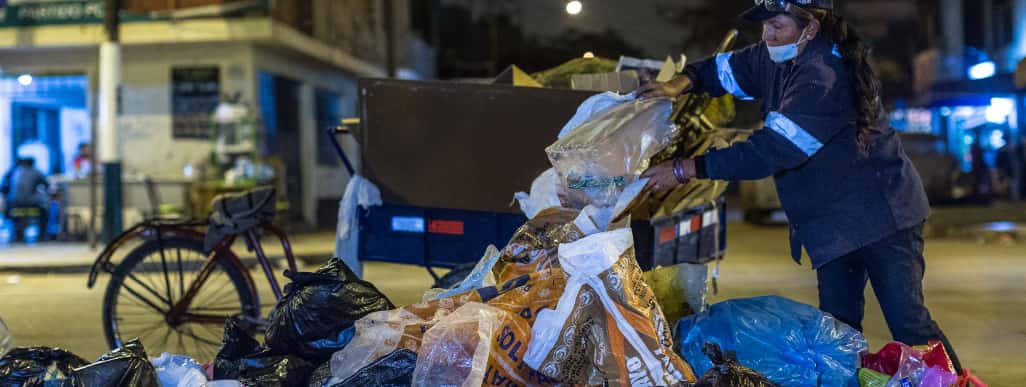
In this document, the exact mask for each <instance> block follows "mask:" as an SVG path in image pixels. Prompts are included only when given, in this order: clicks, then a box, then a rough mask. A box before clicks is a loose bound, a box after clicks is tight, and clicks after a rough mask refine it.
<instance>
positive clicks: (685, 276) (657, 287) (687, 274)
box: [645, 263, 709, 321]
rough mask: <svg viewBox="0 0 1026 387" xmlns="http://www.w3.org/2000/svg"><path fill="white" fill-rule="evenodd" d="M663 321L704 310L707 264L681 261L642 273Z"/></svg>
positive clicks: (678, 318)
mask: <svg viewBox="0 0 1026 387" xmlns="http://www.w3.org/2000/svg"><path fill="white" fill-rule="evenodd" d="M645 281H646V282H648V285H649V286H650V287H652V291H653V292H655V296H656V300H658V301H659V306H660V307H661V308H662V310H663V313H664V314H665V315H666V320H667V321H677V320H680V319H681V318H684V317H686V316H690V315H693V314H695V313H701V312H704V311H705V309H706V307H707V305H706V295H707V293H708V288H709V265H708V264H694V263H682V264H679V265H673V266H666V267H657V268H655V269H652V270H649V271H648V272H646V273H645Z"/></svg>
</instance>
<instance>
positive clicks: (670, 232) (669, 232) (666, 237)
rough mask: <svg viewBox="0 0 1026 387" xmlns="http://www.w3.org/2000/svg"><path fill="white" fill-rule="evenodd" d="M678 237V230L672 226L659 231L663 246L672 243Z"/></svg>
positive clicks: (660, 241)
mask: <svg viewBox="0 0 1026 387" xmlns="http://www.w3.org/2000/svg"><path fill="white" fill-rule="evenodd" d="M676 237H677V230H674V227H673V226H672V225H671V226H669V227H666V228H663V229H661V230H659V243H660V244H663V243H666V242H670V241H672V240H673V239H674V238H676Z"/></svg>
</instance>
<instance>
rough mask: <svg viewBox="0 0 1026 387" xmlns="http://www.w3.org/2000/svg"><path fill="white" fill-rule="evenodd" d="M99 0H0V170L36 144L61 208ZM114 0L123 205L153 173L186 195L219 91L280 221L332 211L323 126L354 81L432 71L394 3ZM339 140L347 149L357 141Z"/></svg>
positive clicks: (88, 124)
mask: <svg viewBox="0 0 1026 387" xmlns="http://www.w3.org/2000/svg"><path fill="white" fill-rule="evenodd" d="M386 1H389V3H386ZM102 6H103V1H96V0H85V1H82V0H80V1H64V0H61V1H47V0H6V1H4V0H0V8H3V9H4V12H2V13H0V15H3V16H4V19H3V22H0V170H3V171H6V170H7V169H8V168H9V166H10V165H11V164H12V162H13V161H14V159H15V158H17V157H18V153H19V152H24V149H35V148H47V149H48V151H49V153H50V154H49V155H48V157H46V158H47V159H48V160H52V162H51V163H50V164H53V165H49V164H48V165H46V169H47V170H45V171H44V172H45V173H47V174H61V175H64V176H68V177H69V180H72V181H71V182H70V183H69V184H71V186H72V188H70V189H69V193H70V194H71V195H72V196H73V197H71V198H70V199H69V200H70V201H71V202H72V203H71V204H70V205H69V206H71V207H73V206H75V205H79V206H81V205H82V204H83V203H84V202H83V198H82V193H83V192H86V191H84V190H82V189H81V186H82V184H84V183H83V182H82V181H81V180H77V181H75V180H74V177H75V176H74V171H73V170H74V169H75V164H74V160H75V158H76V156H77V154H76V153H77V152H78V149H79V146H80V144H92V143H93V142H94V141H93V139H94V138H95V137H94V133H95V130H94V128H95V126H96V125H95V122H96V121H95V119H96V111H97V109H96V104H97V90H98V71H99V66H98V61H99V49H98V46H99V44H100V43H101V42H102V41H104V40H105V32H104V29H103V26H102V23H101V21H102ZM123 7H124V10H123V12H122V15H121V20H122V24H121V43H122V54H121V59H122V65H121V70H122V74H121V90H120V113H119V115H118V137H119V142H120V146H121V148H122V152H121V154H122V155H123V158H122V163H123V168H124V171H125V177H124V181H125V197H126V199H125V201H126V203H125V206H126V207H127V208H126V214H130V213H131V211H130V209H131V208H134V207H146V206H147V204H146V200H144V198H142V196H141V195H143V191H142V190H140V189H139V187H140V185H139V182H140V181H141V180H143V178H144V177H145V178H149V179H152V180H155V181H158V182H160V184H159V186H160V194H161V197H160V198H161V200H162V201H163V202H165V203H166V204H181V203H182V202H184V201H187V200H188V195H186V194H183V193H182V192H183V190H182V188H181V187H182V186H184V185H185V184H186V183H187V182H190V181H191V182H193V183H195V180H196V176H195V174H196V173H197V172H196V171H197V166H199V165H203V164H204V163H205V161H206V160H209V159H210V157H211V152H212V151H213V150H216V149H215V148H216V147H217V146H219V145H218V143H217V142H216V141H212V138H211V136H212V134H213V131H214V130H215V125H214V123H212V122H211V119H210V117H211V116H212V115H213V113H214V110H215V109H216V108H217V107H218V106H219V105H220V104H222V103H223V102H224V101H226V100H230V101H231V102H232V103H233V104H235V105H236V106H246V107H247V111H249V112H250V113H251V115H252V116H254V117H255V118H256V123H257V124H256V127H257V131H258V132H259V133H258V136H257V137H258V138H259V139H260V140H259V141H258V142H259V143H258V144H255V145H254V146H255V147H256V148H257V149H256V152H257V153H259V154H260V156H261V157H266V158H268V159H274V160H277V161H278V163H279V164H280V168H279V171H278V172H279V175H280V176H279V177H280V178H281V179H283V183H284V184H279V187H282V188H284V190H285V191H286V192H280V193H279V195H284V196H285V197H286V198H287V201H288V203H289V207H290V209H289V212H290V214H291V217H292V220H293V221H294V222H298V223H300V224H305V225H308V226H314V225H316V224H318V223H322V224H323V223H325V220H324V219H332V220H333V219H334V214H333V213H332V214H330V216H324V215H322V214H323V213H325V212H328V213H330V212H332V208H334V206H335V203H337V201H338V198H339V197H340V196H341V194H342V191H343V190H344V187H345V183H346V180H347V179H348V176H347V174H346V172H345V171H344V170H343V168H342V167H341V164H340V163H339V162H338V161H337V156H335V154H334V152H333V149H332V148H331V145H330V144H329V143H327V137H326V136H327V134H326V133H325V130H324V129H326V128H328V127H331V126H334V125H337V123H338V120H339V119H340V118H344V117H355V116H357V112H356V100H357V94H356V80H357V79H358V78H360V77H386V76H388V75H389V74H388V72H389V68H390V64H391V67H394V68H395V71H396V73H397V74H400V75H403V76H406V77H410V78H429V77H432V76H433V74H431V71H432V69H431V65H432V63H433V61H432V60H431V59H427V60H424V59H423V58H424V57H429V56H430V55H431V51H430V48H428V47H427V46H426V44H424V43H423V41H422V40H421V39H419V38H417V37H415V36H413V35H411V34H410V32H409V24H410V22H409V19H410V18H409V16H408V15H409V6H408V2H406V1H390V0H312V1H310V0H273V1H267V0H261V1H247V0H237V1H230V0H174V1H167V0H159V1H158V0H124V1H123ZM386 11H391V15H392V17H391V18H388V17H386V14H385V12H386ZM389 27H391V31H392V35H391V36H388V35H389V34H387V33H386V31H388V30H389ZM390 39H391V42H392V43H391V45H389V44H388V42H389V40H390ZM389 47H392V52H393V56H392V57H390V56H389V55H388V52H389V50H388V48H389ZM418 59H419V60H418ZM344 142H345V148H347V151H348V152H349V153H351V154H352V155H353V156H356V155H358V153H357V152H358V147H357V146H356V144H355V142H353V141H351V140H344ZM26 144H29V145H33V144H35V145H38V146H36V147H32V146H27V147H26V146H25V145H26ZM36 158H37V160H38V159H39V158H40V157H36ZM353 159H354V160H359V157H353ZM37 165H38V164H37ZM78 177H81V176H78ZM74 187H79V189H78V190H77V191H76V189H75V188H74ZM101 197H102V195H101ZM319 220H320V222H319ZM126 224H130V220H129V219H126Z"/></svg>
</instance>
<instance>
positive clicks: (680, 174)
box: [673, 159, 688, 184]
mask: <svg viewBox="0 0 1026 387" xmlns="http://www.w3.org/2000/svg"><path fill="white" fill-rule="evenodd" d="M673 177H676V178H677V182H678V183H680V184H687V182H688V178H687V177H686V176H684V159H676V160H674V161H673Z"/></svg>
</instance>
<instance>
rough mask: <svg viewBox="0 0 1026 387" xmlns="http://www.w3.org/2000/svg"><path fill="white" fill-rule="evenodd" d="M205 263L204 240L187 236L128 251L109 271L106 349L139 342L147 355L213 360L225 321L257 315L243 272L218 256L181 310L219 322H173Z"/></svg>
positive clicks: (256, 304) (255, 302)
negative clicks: (173, 312)
mask: <svg viewBox="0 0 1026 387" xmlns="http://www.w3.org/2000/svg"><path fill="white" fill-rule="evenodd" d="M206 261H207V255H206V254H205V253H204V252H203V241H202V240H200V239H195V238H189V237H170V238H165V239H164V241H163V249H161V243H160V242H158V241H156V240H150V241H146V242H144V243H143V244H141V245H139V246H138V247H136V248H135V249H134V250H132V251H131V252H129V253H128V255H127V256H126V257H125V259H124V260H123V261H122V262H121V264H119V265H118V266H117V267H116V268H115V269H114V273H113V274H112V276H111V279H110V283H108V284H107V291H106V293H105V294H104V299H103V323H104V331H105V333H106V335H107V343H108V344H109V345H110V347H111V348H117V347H120V346H121V345H122V344H123V343H124V342H126V341H128V340H131V339H133V338H139V339H140V340H141V341H142V342H143V346H144V348H146V351H147V353H151V354H159V353H161V352H170V353H175V354H185V355H189V356H192V357H193V358H195V359H197V360H198V361H200V362H204V361H211V360H213V359H214V357H215V356H216V355H217V351H218V348H219V347H220V345H221V339H222V333H223V331H224V321H225V319H226V318H228V317H231V316H235V315H240V314H241V315H245V316H251V317H259V315H260V303H259V302H258V299H257V295H256V294H253V293H252V292H251V291H250V290H249V285H248V284H247V277H246V275H245V273H243V272H242V270H243V269H240V268H239V267H237V266H236V265H233V264H232V263H231V262H230V261H228V260H227V259H221V258H217V259H216V261H215V265H214V269H213V271H212V272H211V274H210V275H209V276H208V277H207V279H206V281H205V282H204V283H203V284H202V286H201V287H200V290H199V292H197V293H196V296H195V297H194V298H193V301H192V302H191V304H190V305H189V308H188V309H187V310H186V311H185V312H186V313H189V314H194V315H203V316H216V317H221V318H219V319H215V318H210V319H206V321H202V322H195V321H188V320H182V319H179V321H174V320H173V319H172V318H171V316H170V310H171V306H172V305H175V304H176V303H177V302H179V301H180V300H182V298H184V297H183V296H184V295H185V293H186V292H187V291H188V289H189V288H190V286H191V285H192V283H193V282H194V281H196V280H197V278H198V275H199V274H200V269H201V268H202V267H203V265H204V263H206Z"/></svg>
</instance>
